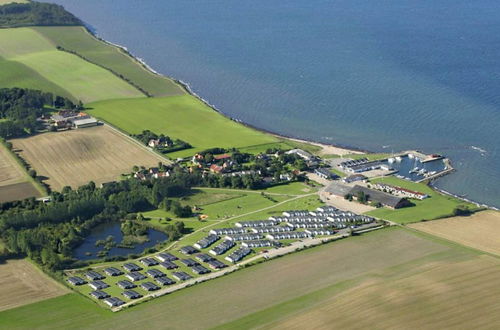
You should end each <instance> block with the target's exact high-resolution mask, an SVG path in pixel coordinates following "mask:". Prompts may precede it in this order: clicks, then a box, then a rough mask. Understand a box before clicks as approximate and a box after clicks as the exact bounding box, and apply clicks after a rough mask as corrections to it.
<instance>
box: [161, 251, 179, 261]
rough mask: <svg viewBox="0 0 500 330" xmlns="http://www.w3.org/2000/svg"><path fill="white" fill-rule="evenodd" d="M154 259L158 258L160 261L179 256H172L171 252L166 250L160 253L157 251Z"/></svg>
mask: <svg viewBox="0 0 500 330" xmlns="http://www.w3.org/2000/svg"><path fill="white" fill-rule="evenodd" d="M156 259H158V260H160V261H174V260H177V259H179V258H177V257H176V256H174V255H173V254H171V253H168V252H162V253H159V254H158V255H157V256H156Z"/></svg>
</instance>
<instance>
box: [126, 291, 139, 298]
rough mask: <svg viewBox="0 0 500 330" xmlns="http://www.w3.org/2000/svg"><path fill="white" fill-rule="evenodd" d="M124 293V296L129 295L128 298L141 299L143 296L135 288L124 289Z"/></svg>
mask: <svg viewBox="0 0 500 330" xmlns="http://www.w3.org/2000/svg"><path fill="white" fill-rule="evenodd" d="M122 295H123V296H124V297H127V298H128V299H139V298H141V297H142V295H141V294H140V293H138V292H136V291H134V290H127V291H123V292H122Z"/></svg>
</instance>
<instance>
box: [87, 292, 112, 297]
mask: <svg viewBox="0 0 500 330" xmlns="http://www.w3.org/2000/svg"><path fill="white" fill-rule="evenodd" d="M89 295H91V296H92V298H95V299H106V298H109V297H110V295H109V294H107V293H106V292H104V291H92V292H91V293H89Z"/></svg>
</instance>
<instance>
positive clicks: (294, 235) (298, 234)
mask: <svg viewBox="0 0 500 330" xmlns="http://www.w3.org/2000/svg"><path fill="white" fill-rule="evenodd" d="M307 237H309V234H308V233H306V232H304V231H289V232H284V233H275V234H268V235H267V236H266V238H268V239H271V240H282V239H301V238H307Z"/></svg>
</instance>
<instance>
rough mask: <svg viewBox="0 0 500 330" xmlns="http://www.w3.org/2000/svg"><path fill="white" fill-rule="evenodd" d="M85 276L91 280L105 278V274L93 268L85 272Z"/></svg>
mask: <svg viewBox="0 0 500 330" xmlns="http://www.w3.org/2000/svg"><path fill="white" fill-rule="evenodd" d="M85 277H87V278H88V279H89V280H91V281H95V280H103V279H105V278H106V277H105V276H103V275H101V274H99V273H98V272H94V271H93V270H91V271H88V272H86V273H85Z"/></svg>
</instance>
